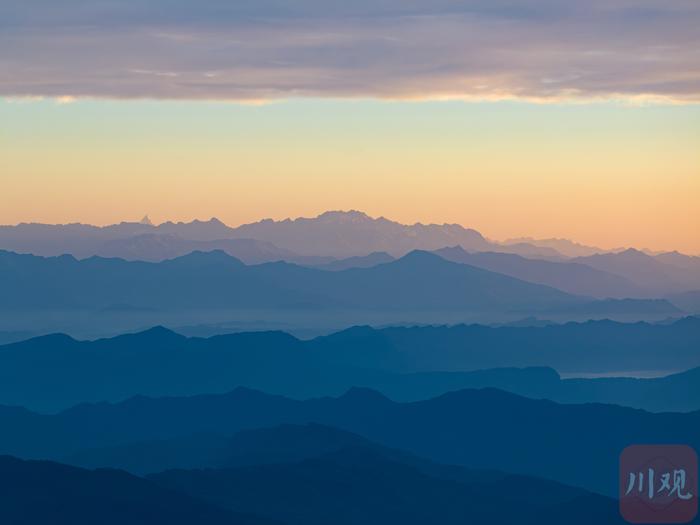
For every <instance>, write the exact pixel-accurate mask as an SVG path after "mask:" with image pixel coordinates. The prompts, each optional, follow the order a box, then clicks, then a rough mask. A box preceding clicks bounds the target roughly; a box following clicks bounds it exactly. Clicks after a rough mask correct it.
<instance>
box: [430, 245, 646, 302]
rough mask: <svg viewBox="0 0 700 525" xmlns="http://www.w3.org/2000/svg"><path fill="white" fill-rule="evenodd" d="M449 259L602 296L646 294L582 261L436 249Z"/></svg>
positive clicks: (631, 284)
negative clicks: (554, 260)
mask: <svg viewBox="0 0 700 525" xmlns="http://www.w3.org/2000/svg"><path fill="white" fill-rule="evenodd" d="M435 253H436V254H438V255H439V256H440V257H443V258H445V259H447V260H449V261H454V262H458V263H464V264H469V265H471V266H476V267H478V268H483V269H485V270H490V271H492V272H497V273H501V274H504V275H509V276H511V277H515V278H517V279H521V280H523V281H528V282H532V283H538V284H543V285H546V286H551V287H552V288H557V289H559V290H562V291H565V292H568V293H571V294H575V295H588V296H593V297H599V298H606V297H616V298H623V297H645V296H647V295H648V293H647V292H646V290H645V289H643V288H641V287H640V286H638V285H636V284H634V283H633V282H631V281H629V280H627V279H626V278H624V277H622V276H620V275H617V274H613V273H608V272H605V271H601V270H596V269H595V268H591V267H590V266H586V265H585V264H581V263H573V262H567V261H561V262H559V261H558V262H553V261H545V260H540V259H527V258H525V257H521V256H519V255H515V254H510V253H495V252H476V253H469V252H466V251H465V250H464V249H463V248H461V247H460V246H454V247H451V248H442V249H440V250H436V251H435Z"/></svg>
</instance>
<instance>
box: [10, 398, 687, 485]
mask: <svg viewBox="0 0 700 525" xmlns="http://www.w3.org/2000/svg"><path fill="white" fill-rule="evenodd" d="M312 422H314V423H318V424H323V425H327V426H332V427H336V428H340V429H343V430H346V431H350V432H354V433H357V434H359V435H361V436H363V437H364V438H367V439H370V440H372V441H374V442H377V443H379V444H382V445H384V446H388V447H390V448H396V449H401V450H404V451H407V452H410V453H413V454H415V455H418V456H421V457H424V458H426V459H430V460H432V461H436V462H439V463H445V464H455V465H462V466H469V467H470V468H476V469H486V470H500V471H506V472H511V473H515V474H522V475H528V476H535V477H544V478H548V479H552V480H555V481H559V482H561V483H564V484H567V485H573V486H578V487H582V488H585V489H588V490H592V491H595V492H599V493H602V494H608V495H611V496H612V495H615V494H616V493H617V468H618V458H619V454H620V452H621V450H622V449H623V448H625V447H626V446H627V445H629V444H632V443H686V444H688V445H690V446H693V447H695V448H698V446H700V441H698V440H699V439H700V412H692V413H687V414H680V413H678V414H672V413H662V414H654V413H649V412H643V411H640V410H635V409H629V408H623V407H616V406H613V405H600V404H586V405H561V404H556V403H553V402H551V401H542V400H533V399H527V398H524V397H519V396H516V395H514V394H509V393H506V392H503V391H500V390H494V389H484V390H461V391H457V392H451V393H448V394H445V395H443V396H440V397H437V398H434V399H430V400H426V401H418V402H413V403H396V402H394V401H391V400H389V399H388V398H385V397H383V396H381V394H379V393H376V392H373V391H371V390H365V389H354V390H352V391H350V392H348V393H347V394H345V395H343V396H340V397H337V398H329V397H326V398H317V399H311V400H306V401H298V400H292V399H289V398H285V397H281V396H271V395H268V394H263V393H261V392H256V391H252V390H248V389H237V390H235V391H233V392H231V393H228V394H223V395H207V396H196V397H189V398H160V399H154V398H147V397H135V398H132V399H130V400H127V401H125V402H122V403H118V404H106V403H100V404H95V405H80V406H77V407H74V408H72V409H70V410H67V411H64V412H61V413H59V414H57V415H39V414H35V413H32V412H29V411H26V410H24V409H18V408H8V407H3V408H0V425H1V426H2V428H3V429H4V431H3V433H2V434H1V435H0V453H6V454H12V455H16V456H22V457H40V458H54V459H59V458H65V457H67V456H70V455H71V454H75V453H77V452H78V451H79V450H81V449H86V448H102V447H111V446H116V445H125V444H128V443H135V442H143V441H151V440H163V439H171V438H177V437H186V436H191V435H194V434H198V433H209V434H233V433H235V432H237V431H240V430H244V429H251V428H256V427H258V428H259V427H267V426H276V425H280V424H284V423H293V424H306V423H312ZM514 435H517V439H514Z"/></svg>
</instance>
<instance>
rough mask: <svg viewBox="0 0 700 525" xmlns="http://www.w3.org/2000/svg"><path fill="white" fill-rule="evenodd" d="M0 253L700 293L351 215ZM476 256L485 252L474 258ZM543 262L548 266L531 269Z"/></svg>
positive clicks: (551, 249) (594, 258) (679, 282)
mask: <svg viewBox="0 0 700 525" xmlns="http://www.w3.org/2000/svg"><path fill="white" fill-rule="evenodd" d="M447 247H453V248H452V249H451V250H447ZM457 249H459V250H462V251H464V252H467V253H466V254H461V253H458V252H457ZM0 250H6V251H14V252H17V253H28V254H34V255H41V256H59V255H65V254H70V255H73V256H74V257H76V258H78V259H84V258H89V257H93V256H99V257H104V258H111V257H116V258H122V259H125V260H132V261H150V262H160V261H164V260H167V259H173V258H177V257H181V256H184V255H187V254H189V253H192V252H195V251H215V250H220V251H223V252H225V253H227V254H229V255H231V256H232V257H235V258H237V259H239V260H241V261H242V262H244V263H245V264H260V263H265V262H276V261H286V262H291V263H295V264H299V265H304V266H315V267H319V268H323V269H327V270H339V269H348V268H353V267H367V266H371V265H376V264H380V263H386V262H389V261H390V260H391V259H392V258H400V257H403V256H404V255H406V254H407V253H409V252H411V251H414V250H423V251H436V250H440V251H441V252H442V255H443V256H446V257H448V258H449V257H450V256H451V257H452V258H453V259H455V260H456V259H460V260H461V262H465V261H466V260H467V258H469V259H470V261H471V262H470V264H473V265H474V266H479V267H482V268H485V269H489V270H492V271H497V270H495V268H500V269H501V270H502V273H506V274H507V275H511V276H514V277H518V278H520V279H523V280H531V282H536V283H538V284H547V285H549V286H554V287H556V288H559V289H561V290H563V291H567V292H570V293H575V294H581V295H587V296H593V297H600V298H605V297H615V298H622V297H645V298H648V297H661V296H666V295H669V294H676V293H682V292H689V291H697V290H700V257H692V256H687V255H683V254H680V253H678V252H668V253H659V254H655V255H650V254H648V253H644V252H642V251H638V250H614V251H604V250H600V249H597V248H595V247H587V246H583V245H580V244H577V243H574V242H572V241H568V240H563V239H548V240H535V239H516V240H511V241H506V242H504V243H498V242H495V241H491V240H488V239H486V238H485V237H484V236H483V235H481V234H480V233H479V232H477V231H475V230H472V229H468V228H464V227H462V226H460V225H456V224H443V225H436V224H427V225H426V224H420V223H417V224H414V225H405V224H400V223H398V222H395V221H390V220H388V219H385V218H383V217H380V218H376V219H375V218H371V217H369V216H368V215H366V214H364V213H362V212H358V211H349V212H340V211H333V212H326V213H323V214H321V215H319V216H318V217H315V218H308V219H307V218H299V219H294V220H292V219H287V220H283V221H273V220H271V219H266V220H262V221H259V222H255V223H251V224H245V225H242V226H239V227H237V228H232V227H229V226H227V225H225V224H224V223H222V222H221V221H219V220H218V219H211V220H209V221H192V222H189V223H183V222H178V223H173V222H165V223H163V224H160V225H154V224H152V223H151V222H150V221H149V220H144V221H142V222H139V223H135V222H122V223H120V224H115V225H110V226H104V227H96V226H90V225H83V224H67V225H47V224H25V223H23V224H19V225H16V226H0ZM480 252H489V253H487V254H485V255H484V256H483V257H481V258H479V257H477V255H479V253H480ZM514 255H518V256H519V257H514ZM499 256H500V257H499ZM545 261H547V262H549V263H550V264H549V265H545V264H539V263H543V262H545ZM554 263H562V264H561V265H557V264H554Z"/></svg>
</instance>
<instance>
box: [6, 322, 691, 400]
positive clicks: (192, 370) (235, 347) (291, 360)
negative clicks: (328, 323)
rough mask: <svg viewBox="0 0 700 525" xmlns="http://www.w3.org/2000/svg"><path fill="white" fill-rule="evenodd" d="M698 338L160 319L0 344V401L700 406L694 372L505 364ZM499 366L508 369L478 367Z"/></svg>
mask: <svg viewBox="0 0 700 525" xmlns="http://www.w3.org/2000/svg"><path fill="white" fill-rule="evenodd" d="M698 341H700V320H698V319H697V318H688V319H684V320H680V321H677V322H675V323H671V324H659V325H652V324H646V323H633V324H625V323H615V322H611V321H597V322H586V323H568V324H566V325H551V326H546V327H518V328H516V327H501V328H492V327H487V326H480V325H469V326H467V325H461V326H453V327H438V326H436V327H431V326H426V327H396V328H383V329H373V328H370V327H355V328H351V329H347V330H344V331H341V332H338V333H335V334H332V335H330V336H324V337H317V338H315V339H313V340H308V341H304V340H299V339H297V338H295V337H292V336H291V335H288V334H286V333H283V332H251V333H237V334H230V335H221V336H215V337H210V338H206V339H205V338H197V337H190V338H188V337H184V336H182V335H179V334H177V333H174V332H172V331H169V330H167V329H164V328H154V329H151V330H147V331H145V332H140V333H136V334H126V335H122V336H118V337H114V338H110V339H101V340H96V341H77V340H75V339H72V338H70V337H68V336H66V335H60V334H58V335H51V336H44V337H39V338H35V339H30V340H27V341H24V342H20V343H13V344H9V345H5V346H0V403H2V404H6V405H20V406H25V407H29V408H33V409H36V410H41V411H56V410H61V409H65V408H67V407H69V406H72V405H74V404H77V403H81V402H86V401H92V402H96V401H119V400H122V399H125V398H127V397H130V396H133V395H137V394H141V395H154V396H162V395H193V394H202V393H211V392H226V391H228V390H230V389H232V388H234V387H237V386H245V387H250V388H258V389H262V390H265V391H267V392H271V393H278V394H284V395H289V396H292V397H296V398H305V397H310V396H319V395H337V394H339V393H341V392H343V391H344V390H346V389H347V388H350V387H352V386H358V385H361V386H368V387H372V388H376V389H379V390H381V391H382V392H385V393H386V394H387V395H390V396H392V397H395V398H396V399H404V400H415V399H423V398H427V397H430V396H433V395H437V394H441V393H444V392H447V391H450V390H456V389H460V388H467V387H486V386H492V387H498V388H503V389H506V390H512V391H514V392H517V393H519V394H523V395H528V396H531V397H543V398H551V399H555V400H560V401H566V402H570V401H580V402H590V401H604V402H611V403H619V404H628V405H629V406H635V407H640V408H647V409H649V410H693V409H697V408H700V393H698V390H697V386H693V378H695V377H696V376H697V373H690V372H689V373H688V374H687V375H683V374H681V375H678V376H671V377H669V378H667V379H661V378H660V379H648V380H633V379H587V380H573V379H571V380H568V379H567V380H565V381H561V380H559V377H558V376H557V374H556V372H554V371H552V370H551V369H548V368H547V369H542V368H539V369H530V370H527V371H526V370H521V371H513V370H512V368H513V367H553V368H555V369H556V370H559V371H561V372H569V373H571V372H576V373H584V372H605V373H610V372H613V371H619V372H621V373H624V372H630V371H637V373H641V371H647V372H651V373H656V374H658V373H661V372H663V371H666V373H670V372H671V371H676V370H686V369H689V368H693V367H698V366H700V354H698V351H697V350H698ZM661 347H662V348H664V352H663V353H660V352H659V351H658V349H659V348H661ZM504 367H507V368H510V370H509V369H506V370H500V371H491V372H483V371H482V372H476V371H477V370H483V369H489V368H504ZM467 371H472V372H467ZM679 392H682V393H683V395H680V394H679ZM655 395H656V397H654V396H655Z"/></svg>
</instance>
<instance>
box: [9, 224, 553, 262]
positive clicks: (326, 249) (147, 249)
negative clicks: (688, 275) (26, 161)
mask: <svg viewBox="0 0 700 525" xmlns="http://www.w3.org/2000/svg"><path fill="white" fill-rule="evenodd" d="M232 239H236V240H238V239H241V240H246V241H248V242H249V243H250V242H255V241H258V242H260V241H262V243H261V247H260V248H261V250H260V251H258V250H253V252H252V255H253V257H250V256H249V252H250V247H248V248H247V249H246V247H245V246H243V247H239V246H237V245H236V243H228V242H227V241H231V240H232ZM192 243H200V244H199V245H196V244H195V245H193V244H192ZM202 243H209V244H208V245H205V244H202ZM272 245H274V250H272ZM453 245H460V246H463V247H464V248H465V249H469V250H485V249H491V250H495V251H508V252H512V253H520V254H522V255H525V256H535V257H536V256H543V257H558V256H560V255H559V254H558V253H557V252H556V251H555V250H553V249H552V248H548V247H537V246H534V245H532V244H528V243H518V244H511V245H508V246H506V245H500V244H497V243H494V242H491V241H488V240H486V239H485V238H484V237H483V236H482V235H481V234H480V233H479V232H477V231H475V230H472V229H469V228H464V227H462V226H460V225H458V224H441V225H438V224H420V223H416V224H413V225H405V224H400V223H398V222H394V221H390V220H388V219H385V218H383V217H380V218H378V219H373V218H371V217H369V216H368V215H366V214H365V213H362V212H359V211H348V212H343V211H331V212H326V213H323V214H321V215H319V216H318V217H315V218H299V219H294V220H291V219H286V220H283V221H273V220H271V219H265V220H262V221H259V222H256V223H251V224H245V225H242V226H239V227H237V228H232V227H229V226H226V225H225V224H224V223H222V222H221V221H219V220H218V219H215V218H212V219H210V220H208V221H199V220H195V221H192V222H188V223H186V222H177V223H175V222H165V223H163V224H160V225H157V226H156V225H153V224H149V223H147V222H145V221H141V222H122V223H119V224H114V225H110V226H104V227H98V226H91V225H85V224H66V225H61V224H57V225H51V224H26V223H22V224H18V225H16V226H0V249H4V250H8V251H16V252H20V253H31V254H34V255H44V256H56V255H62V254H66V253H68V254H72V255H73V256H75V257H78V258H85V257H90V256H93V255H100V256H107V257H109V256H114V257H121V258H126V259H131V258H136V259H139V260H141V259H143V260H162V259H165V258H169V257H174V256H179V255H183V254H184V253H186V252H183V250H185V249H188V251H192V250H197V249H199V250H202V249H222V250H226V251H227V252H229V253H231V254H232V255H234V256H236V257H240V258H241V259H242V260H244V261H246V262H254V261H253V258H255V262H260V256H261V255H262V256H264V255H265V254H264V252H265V251H270V250H272V251H273V254H268V256H270V257H271V258H267V259H266V260H267V261H271V260H278V259H279V258H280V257H278V255H283V257H281V258H282V259H284V260H288V261H293V262H303V257H304V256H306V257H307V258H308V257H311V258H316V262H318V263H322V262H324V261H322V260H320V259H319V257H320V258H326V260H325V262H330V261H331V260H332V259H333V258H348V257H355V256H363V255H364V254H368V253H373V252H382V251H384V252H388V253H391V254H392V255H393V256H394V257H400V256H402V255H404V254H406V253H407V252H409V251H412V250H415V249H424V250H435V249H438V248H442V247H444V246H453ZM235 248H239V250H240V251H239V250H236V249H235ZM261 252H262V253H261ZM295 254H300V255H295ZM248 257H250V258H248ZM272 257H274V258H272ZM307 262H311V263H312V264H313V261H312V260H311V261H309V260H307Z"/></svg>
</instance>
